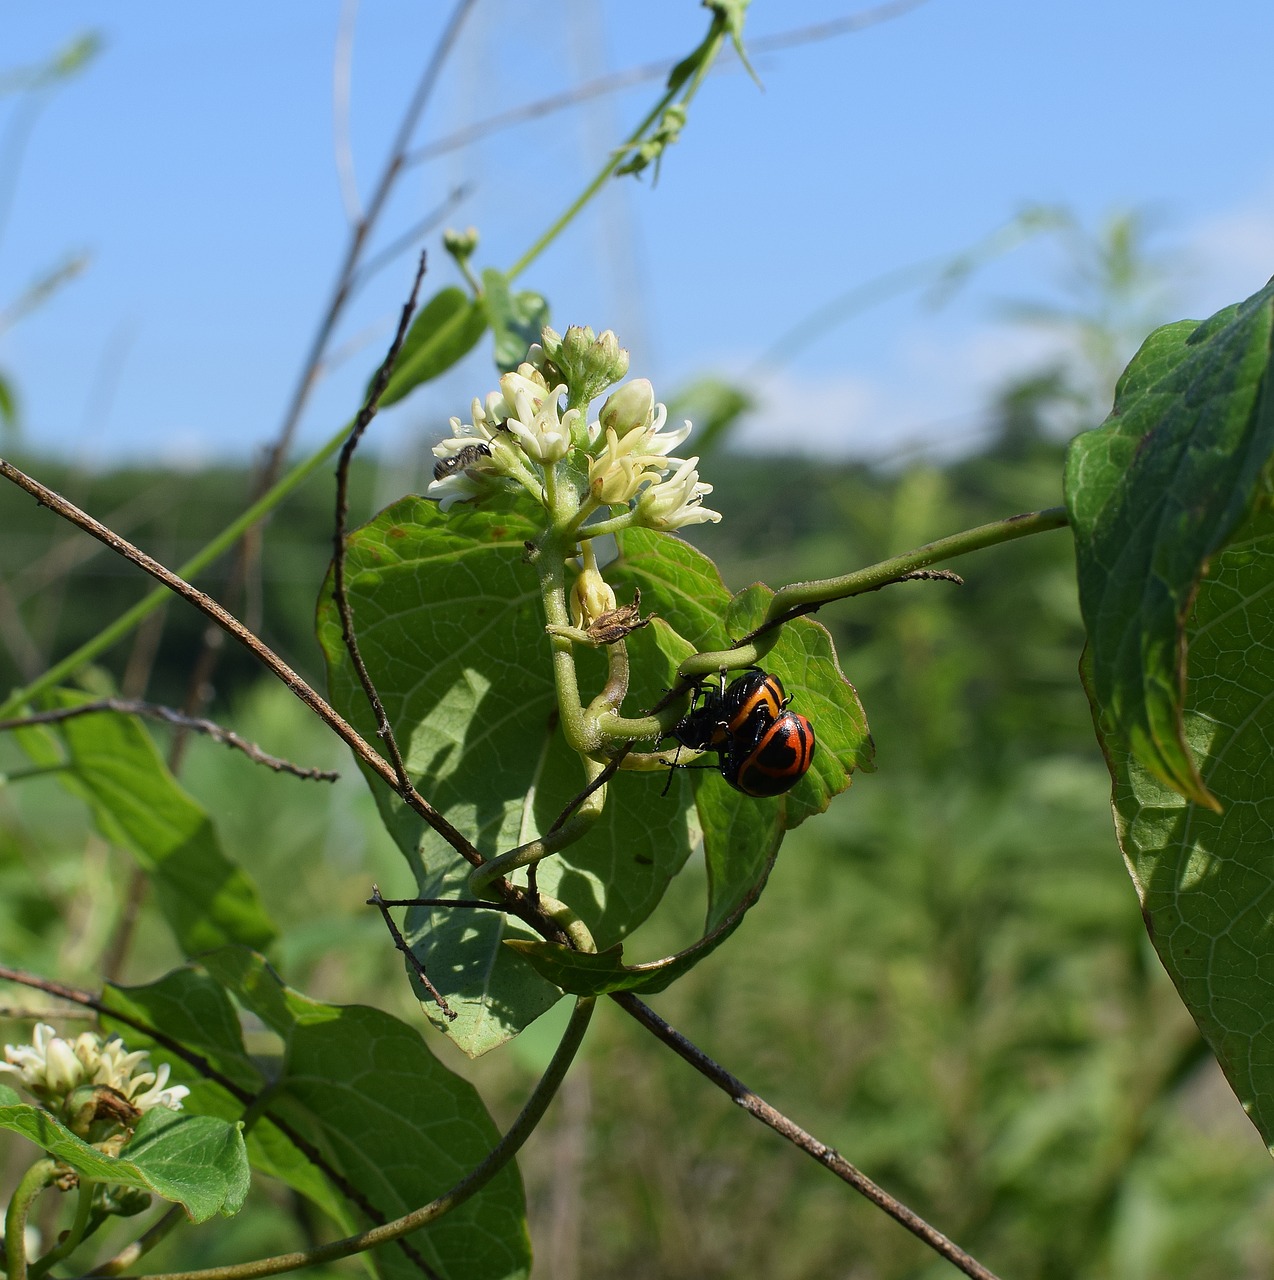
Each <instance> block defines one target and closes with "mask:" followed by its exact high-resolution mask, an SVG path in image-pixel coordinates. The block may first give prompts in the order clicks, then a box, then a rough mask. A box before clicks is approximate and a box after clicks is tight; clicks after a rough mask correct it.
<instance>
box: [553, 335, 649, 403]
mask: <svg viewBox="0 0 1274 1280" xmlns="http://www.w3.org/2000/svg"><path fill="white" fill-rule="evenodd" d="M540 345H541V347H542V348H543V350H544V355H545V356H546V357H547V358H548V359H549V360H550V361H551V362H552V364H553V365H554V367H555V368H557V369H558V370H560V371H561V375H562V378H563V379H564V380H565V382H566V386H567V390H568V393H569V399H570V402H571V403H572V404H576V405H583V404H587V403H588V402H589V401H590V400H593V399H595V398H596V397H597V396H599V395H601V393H602V392H603V391H605V390H606V388H607V387H610V386H613V385H614V384H615V383H616V382H618V381H619V380H620V379H621V378H623V377H624V375H625V374H626V373H627V372H628V352H627V351H626V350H624V348H623V347H621V346H620V345H619V339H618V338H617V337H615V334H614V333H613V332H612V331H611V330H610V329H605V330H603V331H602V332H601V333H600V334H597V333H594V332H593V330H592V329H590V328H588V327H587V326H581V325H574V324H573V325H571V327H570V328H569V329H567V331H566V333H565V335H564V336H562V337H559V336H558V335H557V334H556V333H555V332H554V331H553V330H552V329H548V328H546V329H545V330H544V331H543V333H542V334H541V336H540Z"/></svg>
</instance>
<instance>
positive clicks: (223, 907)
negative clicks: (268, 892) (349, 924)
mask: <svg viewBox="0 0 1274 1280" xmlns="http://www.w3.org/2000/svg"><path fill="white" fill-rule="evenodd" d="M51 701H52V702H53V703H54V705H56V706H74V705H77V704H78V703H80V702H86V701H89V699H88V698H86V697H84V696H83V695H82V694H79V693H72V692H69V691H67V690H59V691H56V692H55V693H54V694H53V695H51ZM56 735H57V737H58V738H60V739H61V742H62V745H63V747H64V748H65V756H66V760H65V764H66V767H65V768H63V769H61V770H60V771H59V772H58V774H57V777H58V780H59V781H60V782H61V783H62V785H63V786H65V787H66V788H67V790H69V791H71V792H72V793H73V794H75V795H78V796H80V797H81V798H82V799H83V800H84V801H85V802H86V803H87V804H88V806H89V810H90V812H91V813H92V815H93V821H94V824H95V825H96V827H97V829H98V830H99V831H100V832H101V833H102V835H103V836H104V837H105V838H106V839H107V840H110V841H111V842H112V843H114V844H117V845H119V846H120V848H123V849H127V850H128V851H129V852H130V853H131V854H132V855H133V856H134V857H135V858H136V859H137V862H138V864H139V865H140V866H141V867H142V869H143V870H144V871H146V872H147V874H148V875H149V876H150V877H151V879H152V882H153V884H154V886H155V899H156V902H157V903H158V906H159V909H160V911H161V912H162V913H163V915H164V918H165V919H166V920H167V921H168V924H169V927H170V928H171V929H172V931H173V934H174V936H175V937H176V939H177V942H178V945H179V946H180V947H181V948H182V950H183V951H184V952H185V953H186V954H187V955H191V954H193V953H195V952H198V951H203V950H206V949H207V948H209V947H218V946H224V945H225V944H226V943H227V942H242V943H244V944H246V945H249V946H264V945H265V944H266V943H268V942H270V941H271V940H272V939H273V938H274V936H275V929H274V926H273V924H272V923H271V921H270V919H269V917H268V916H267V915H266V911H265V908H264V906H263V905H262V903H261V900H260V898H259V897H258V896H257V891H256V889H255V887H254V886H253V884H252V882H251V881H250V880H249V879H248V877H247V875H246V874H245V873H244V872H243V870H242V869H241V868H240V867H238V866H236V865H235V864H234V863H233V862H231V861H230V859H229V858H228V857H227V856H226V855H225V853H224V852H223V851H222V848H221V843H220V841H219V840H218V838H217V833H216V829H215V828H214V827H213V825H212V819H211V818H210V817H209V816H208V814H207V813H206V812H205V811H204V809H203V808H202V807H201V806H200V805H199V804H197V803H196V802H195V801H194V800H193V799H192V798H191V797H190V796H189V795H188V794H187V793H186V791H184V790H183V789H182V788H181V786H179V785H178V783H177V780H176V779H175V778H174V777H173V776H172V774H171V773H170V772H169V771H168V768H167V766H166V765H165V764H164V762H163V760H162V759H161V758H160V755H159V753H158V752H157V751H156V749H155V744H154V742H153V741H152V739H151V737H150V735H149V734H148V733H147V732H146V730H145V729H144V728H143V727H142V726H141V724H140V723H139V722H138V721H137V719H136V717H133V716H121V715H117V714H115V713H113V712H101V713H99V714H95V715H85V716H79V717H77V718H76V719H73V720H65V721H63V722H61V723H60V724H59V725H57V726H56ZM17 737H18V741H19V743H20V744H21V746H22V748H23V750H24V751H26V753H27V755H29V756H30V757H31V759H32V760H33V761H34V762H35V763H36V764H40V765H56V764H59V763H61V759H60V753H59V751H58V749H57V746H56V745H55V738H54V737H53V735H52V734H49V733H46V732H44V731H37V730H31V729H25V730H22V731H21V732H20V733H19V734H18V735H17Z"/></svg>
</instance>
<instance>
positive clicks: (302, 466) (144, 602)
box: [0, 419, 353, 716]
mask: <svg viewBox="0 0 1274 1280" xmlns="http://www.w3.org/2000/svg"><path fill="white" fill-rule="evenodd" d="M352 426H353V420H352V419H351V421H350V422H348V423H346V424H345V426H343V427H342V428H341V429H340V430H339V431H338V432H337V433H336V434H335V435H334V436H333V437H332V438H331V439H330V440H328V442H327V443H326V444H324V445H323V446H322V448H320V449H319V450H318V452H317V453H313V454H311V455H310V456H309V457H308V458H306V459H305V461H304V462H299V463H297V465H296V466H295V467H293V468H292V470H291V471H289V472H288V473H287V475H285V476H284V477H283V479H282V480H280V481H279V482H278V483H277V484H276V485H274V486H273V488H271V489H269V490H268V491H267V492H266V493H264V494H262V495H261V497H260V498H258V499H257V501H256V502H254V503H253V504H252V505H251V506H250V507H249V508H248V509H247V510H246V511H245V512H244V513H243V514H242V515H241V516H239V518H238V519H237V520H235V521H233V522H232V523H231V524H228V525H227V526H226V527H225V528H224V529H223V530H222V531H221V532H220V533H219V534H218V535H217V536H216V537H215V538H213V540H212V541H211V542H209V543H208V544H207V545H206V546H204V547H203V549H202V550H200V551H198V552H197V553H196V554H195V555H193V556H192V557H191V558H190V559H189V560H187V561H186V563H185V564H183V565H181V566H179V568H178V569H177V573H178V576H180V577H182V578H191V577H193V576H194V575H195V574H197V573H199V572H200V570H202V569H206V568H207V567H208V565H210V564H211V563H212V562H213V561H214V560H216V559H217V558H218V557H219V556H221V555H224V554H225V552H227V551H229V550H230V548H231V547H233V546H234V544H235V543H236V542H237V541H238V540H239V539H240V538H241V537H242V536H243V534H244V533H245V532H246V531H247V530H248V529H250V528H251V527H252V526H253V525H254V524H256V522H257V521H258V520H260V519H261V518H262V517H263V516H265V515H267V514H268V513H269V512H270V511H272V510H273V509H274V508H275V507H277V506H278V505H279V503H280V502H282V501H283V499H284V498H286V497H287V496H288V494H290V493H291V492H292V491H293V490H294V489H296V488H297V487H298V486H299V485H301V484H302V483H303V482H304V481H305V480H307V479H309V477H310V476H311V475H313V474H314V472H315V471H317V470H318V468H319V467H321V466H322V465H323V463H325V462H326V461H327V460H328V459H329V458H330V457H331V456H332V455H333V454H334V453H336V451H337V450H338V449H339V448H340V447H341V445H342V444H343V443H344V442H345V437H346V436H347V435H348V434H349V432H350V429H351V427H352ZM169 595H170V593H169V592H168V591H167V590H166V589H164V588H163V587H158V588H156V589H155V590H154V591H152V592H150V594H149V595H145V596H143V597H142V598H141V599H140V600H139V601H138V602H137V603H136V604H135V605H134V606H133V607H132V608H131V609H129V610H127V611H126V612H124V613H122V614H120V616H119V617H118V618H116V619H115V621H114V622H112V623H111V624H110V626H108V627H105V628H103V630H101V631H99V632H98V633H97V635H95V636H94V637H93V638H92V639H91V640H87V641H85V642H84V644H82V645H80V647H79V648H78V649H76V650H75V652H74V653H71V654H68V655H67V656H66V657H65V658H63V659H62V661H61V662H58V663H56V664H55V665H53V666H52V667H50V668H49V669H48V670H47V671H46V672H45V673H44V674H43V675H42V676H40V677H39V678H38V679H36V680H33V681H32V682H31V683H30V684H28V685H27V686H26V687H25V688H22V689H16V690H14V692H13V693H11V694H10V695H9V697H8V698H7V699H5V701H4V702H3V703H2V704H0V716H12V715H15V714H16V713H17V712H18V711H20V710H21V709H22V708H23V707H24V706H26V705H27V703H29V702H31V701H32V700H33V699H34V698H37V697H39V696H40V694H42V693H46V692H47V691H48V690H49V689H52V688H54V687H55V686H56V685H58V684H61V682H62V681H63V680H65V679H66V678H67V676H69V675H71V674H72V673H73V672H75V671H78V670H79V669H80V668H81V667H82V666H84V664H85V663H87V662H92V660H93V659H94V658H96V657H97V655H98V654H99V653H102V652H103V651H104V650H106V649H109V648H110V647H111V645H113V644H115V643H117V642H118V641H120V640H122V639H123V638H124V637H125V636H126V635H127V634H128V633H129V632H130V631H131V630H132V629H133V628H134V627H135V626H136V625H137V624H138V623H139V622H141V621H142V619H143V618H145V617H146V616H147V615H148V614H151V613H153V612H154V611H155V610H156V609H158V608H159V606H160V605H161V604H163V603H164V601H165V600H167V599H169Z"/></svg>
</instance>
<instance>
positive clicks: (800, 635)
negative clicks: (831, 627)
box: [728, 583, 876, 829]
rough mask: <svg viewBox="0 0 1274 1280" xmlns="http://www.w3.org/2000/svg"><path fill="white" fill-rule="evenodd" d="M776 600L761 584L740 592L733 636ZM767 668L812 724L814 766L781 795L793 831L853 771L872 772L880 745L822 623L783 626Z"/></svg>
mask: <svg viewBox="0 0 1274 1280" xmlns="http://www.w3.org/2000/svg"><path fill="white" fill-rule="evenodd" d="M773 598H774V592H773V591H771V590H770V588H769V587H767V586H764V585H763V584H761V583H755V584H754V585H752V586H750V587H747V588H745V589H744V590H743V591H740V592H739V594H738V595H737V596H735V597H734V600H733V601H732V602H731V604H730V613H729V616H728V626H729V628H730V633H731V635H733V636H736V637H737V636H743V635H747V634H748V633H749V632H751V631H753V630H755V629H756V628H757V627H759V626H760V625H761V623H762V622H764V621H765V615H766V611H767V610H768V608H769V605H770V601H771V600H772V599H773ZM765 669H766V670H767V671H772V672H774V674H775V675H776V676H778V677H779V679H780V680H782V681H783V688H784V689H785V690H786V691H787V695H788V697H789V698H791V700H792V710H793V711H798V712H800V714H801V715H803V716H804V717H805V718H806V719H807V720H808V721H809V722H810V723H811V724H812V725H813V726H814V734H815V744H816V745H815V749H814V761H813V764H812V765H811V766H810V770H809V772H808V773H807V774H806V775H805V777H804V778H802V779H801V781H800V782H798V783H797V784H796V786H795V787H793V788H792V790H791V791H789V792H788V793H787V794H786V795H784V796H781V797H779V799H780V800H781V801H782V802H783V816H784V821H785V822H786V825H787V826H788V828H789V829H790V828H792V827H797V826H800V824H801V823H802V822H804V821H805V819H806V818H810V817H813V815H814V814H816V813H823V812H825V811H826V809H827V806H828V805H829V804H831V802H832V797H833V796H836V795H839V794H840V793H841V792H842V791H844V790H845V789H846V787H848V786H849V782H850V774H851V773H853V771H854V770H855V769H864V770H867V771H871V770H872V769H873V768H874V767H875V766H874V765H873V763H872V760H873V757H874V756H875V753H876V746H875V744H874V743H873V742H872V739H871V734H870V733H869V732H868V729H867V715H866V713H865V712H864V711H863V706H862V703H861V702H859V701H858V694H857V692H856V691H855V689H854V686H853V685H852V684H850V683H849V681H848V680H847V679H846V678H845V673H844V672H843V671H842V670H841V669H840V664H839V663H838V662H837V660H836V648H835V646H834V645H833V644H832V637H831V635H830V634H829V633H828V630H827V628H826V627H824V626H823V625H822V624H821V623H819V622H815V621H814V620H813V619H812V618H796V619H794V620H793V621H792V622H789V623H787V624H785V625H784V627H783V629H782V634H781V635H780V636H779V639H778V641H777V643H776V644H775V646H774V648H773V649H771V650H770V652H769V653H768V654H767V655H766V657H765Z"/></svg>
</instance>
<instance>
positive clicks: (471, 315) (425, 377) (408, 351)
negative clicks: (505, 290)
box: [380, 285, 487, 408]
mask: <svg viewBox="0 0 1274 1280" xmlns="http://www.w3.org/2000/svg"><path fill="white" fill-rule="evenodd" d="M486 328H487V315H486V310H485V308H484V307H483V305H482V302H481V301H480V300H479V299H476V298H471V297H470V296H469V295H468V294H467V293H465V291H464V290H463V289H457V288H456V287H455V285H450V286H448V287H447V288H446V289H442V290H440V291H439V292H438V293H436V294H434V296H433V297H432V298H430V299H429V301H428V302H426V303H425V305H424V306H423V307H422V308H421V309H420V314H419V315H417V316H416V318H415V320H413V321H412V324H411V328H410V329H408V330H407V337H406V338H405V339H404V340H403V345H402V350H401V351H399V353H398V360H397V363H396V364H395V365H394V371H393V373H392V374H390V377H389V382H388V383H387V384H386V386H385V390H384V392H383V394H382V395H381V398H380V405H381V408H385V407H387V406H389V405H391V404H393V403H394V402H395V401H396V400H401V399H402V398H403V397H404V396H405V395H407V394H408V393H409V392H411V391H414V390H415V389H416V388H417V387H418V386H419V385H420V384H421V383H422V382H429V381H430V380H431V379H433V378H436V377H438V375H439V374H441V373H445V372H446V371H447V370H448V369H450V368H451V366H452V365H453V364H456V363H457V362H458V361H460V360H461V359H462V358H463V357H464V356H466V355H468V354H469V352H470V351H472V350H473V348H474V347H475V346H476V345H477V342H478V339H479V338H481V337H482V335H483V334H484V333H485V332H486Z"/></svg>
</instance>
